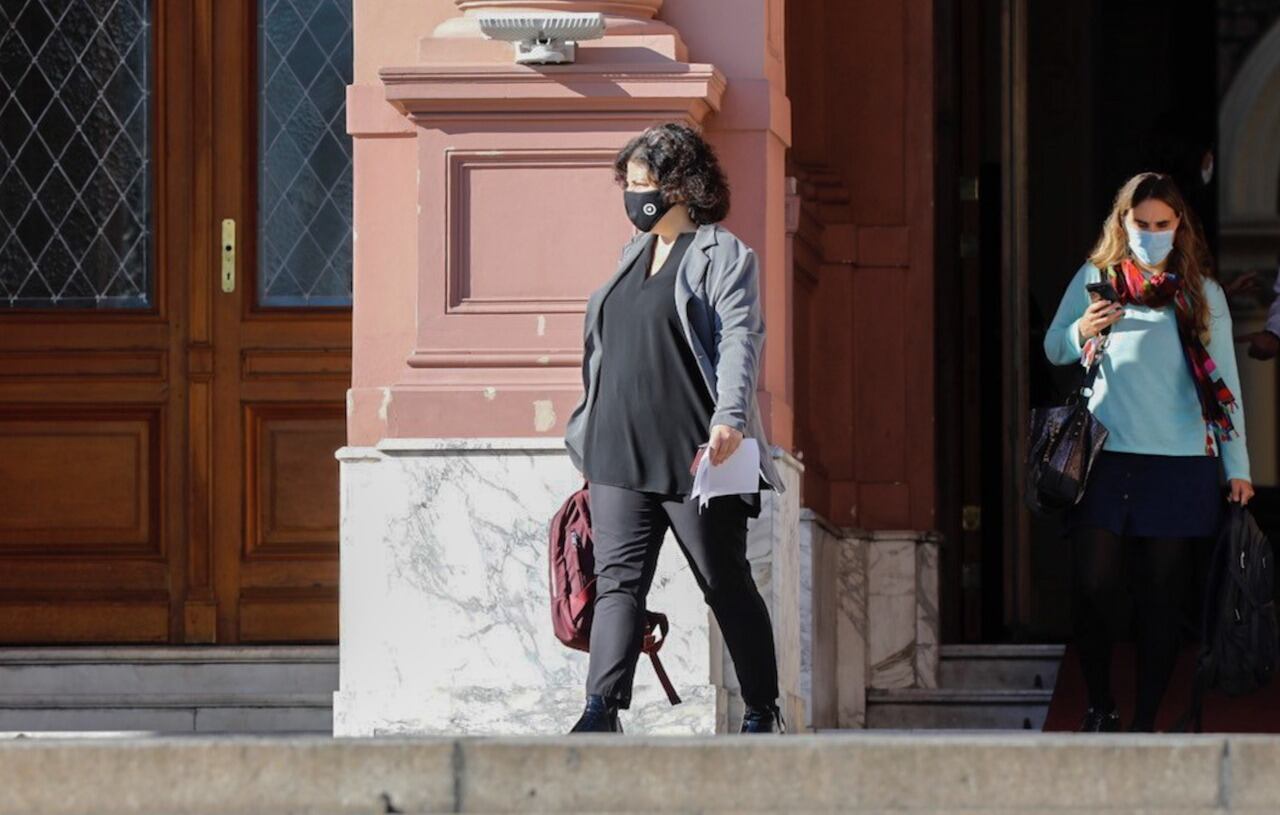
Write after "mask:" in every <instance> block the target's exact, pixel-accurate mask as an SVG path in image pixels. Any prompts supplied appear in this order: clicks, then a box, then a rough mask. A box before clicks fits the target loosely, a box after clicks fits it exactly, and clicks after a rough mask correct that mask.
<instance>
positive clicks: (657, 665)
mask: <svg viewBox="0 0 1280 815" xmlns="http://www.w3.org/2000/svg"><path fill="white" fill-rule="evenodd" d="M670 628H671V624H670V622H668V620H667V615H665V614H660V613H658V612H656V611H649V612H646V613H645V632H644V645H643V646H642V647H641V650H643V651H644V653H646V654H648V655H649V660H650V661H651V662H652V663H653V672H654V673H655V674H657V675H658V682H659V683H660V684H661V685H662V690H663V691H665V692H666V694H667V701H669V702H671V704H673V705H678V704H680V694H678V693H676V687H675V685H673V684H671V677H669V676H667V670H666V668H663V667H662V660H661V659H659V658H658V651H659V650H661V649H662V644H663V643H664V642H666V641H667V632H668V631H669V630H670Z"/></svg>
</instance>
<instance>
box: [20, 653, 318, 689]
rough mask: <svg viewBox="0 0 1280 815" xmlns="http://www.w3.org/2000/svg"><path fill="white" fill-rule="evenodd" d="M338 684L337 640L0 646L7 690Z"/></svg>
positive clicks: (312, 685)
mask: <svg viewBox="0 0 1280 815" xmlns="http://www.w3.org/2000/svg"><path fill="white" fill-rule="evenodd" d="M337 689H338V649H337V648H336V647H327V646H321V647H312V646H289V647H262V648H253V647H225V646H190V647H181V648H173V647H157V648H138V647H120V648H3V649H0V693H3V694H7V695H17V694H27V693H31V694H38V695H54V694H63V693H66V694H77V695H98V696H102V695H111V694H134V695H145V694H156V695H161V696H165V695H172V694H196V695H206V696H207V695H219V694H223V695H225V694H259V695H261V694H268V695H270V694H276V695H278V694H288V693H304V694H317V693H332V692H333V691H335V690H337Z"/></svg>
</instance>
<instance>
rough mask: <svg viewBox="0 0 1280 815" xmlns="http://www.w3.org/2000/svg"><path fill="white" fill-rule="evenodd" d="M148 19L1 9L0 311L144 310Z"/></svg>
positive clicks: (116, 8) (15, 4)
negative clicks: (61, 309) (15, 309)
mask: <svg viewBox="0 0 1280 815" xmlns="http://www.w3.org/2000/svg"><path fill="white" fill-rule="evenodd" d="M149 14H150V4H149V3H148V2H147V0H3V2H0V306H2V307H6V308H146V307H149V306H150V305H151V301H152V293H151V292H152V279H151V273H150V269H151V265H152V263H151V172H150V155H149V151H150V146H149V143H148V141H149V138H150V123H149V117H150V104H149V102H150V70H151V67H150V62H151V37H150V27H149V19H150V18H149Z"/></svg>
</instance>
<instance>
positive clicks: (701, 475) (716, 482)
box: [689, 439, 760, 511]
mask: <svg viewBox="0 0 1280 815" xmlns="http://www.w3.org/2000/svg"><path fill="white" fill-rule="evenodd" d="M759 489H760V447H759V445H757V444H756V440H755V439H743V440H742V443H741V444H739V445H738V449H737V450H734V451H733V455H731V456H729V457H728V458H727V459H725V460H724V462H723V463H721V464H720V466H718V467H713V466H712V465H711V455H710V454H709V453H708V454H706V455H703V456H702V459H701V460H700V461H699V462H698V470H697V472H695V473H694V474H693V490H692V491H691V492H690V493H689V497H690V498H693V499H696V500H697V501H698V510H699V511H701V510H702V508H703V507H705V506H706V505H707V502H708V501H710V500H711V499H712V498H715V497H716V496H718V495H741V494H742V493H749V492H756V491H758V490H759Z"/></svg>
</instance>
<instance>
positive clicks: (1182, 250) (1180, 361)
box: [1044, 173, 1253, 731]
mask: <svg viewBox="0 0 1280 815" xmlns="http://www.w3.org/2000/svg"><path fill="white" fill-rule="evenodd" d="M1044 347H1045V353H1046V354H1047V355H1048V357H1049V360H1050V361H1051V362H1053V363H1055V364H1058V365H1066V364H1069V363H1081V364H1084V365H1086V366H1088V365H1089V364H1090V363H1091V362H1092V361H1093V360H1094V359H1095V358H1096V355H1097V354H1102V361H1101V366H1100V371H1099V375H1098V377H1097V380H1096V381H1095V383H1094V385H1093V389H1092V394H1091V395H1090V397H1089V408H1090V409H1091V410H1092V411H1093V413H1094V415H1095V416H1097V418H1098V419H1099V420H1100V421H1101V422H1102V424H1103V425H1105V426H1106V427H1107V429H1108V430H1109V431H1110V435H1109V436H1108V438H1107V442H1106V445H1105V447H1104V450H1103V452H1102V453H1101V455H1100V456H1099V457H1098V460H1097V461H1096V463H1095V464H1094V469H1093V471H1092V473H1091V474H1090V476H1089V482H1088V486H1087V487H1086V490H1085V494H1084V496H1083V497H1082V498H1081V500H1080V502H1079V504H1077V505H1076V506H1075V507H1073V508H1072V510H1071V512H1070V513H1068V516H1067V529H1068V532H1069V534H1070V536H1071V538H1072V543H1073V545H1074V549H1075V551H1074V552H1073V562H1074V571H1075V600H1074V605H1073V608H1074V614H1073V617H1074V622H1075V628H1076V631H1075V636H1076V642H1077V647H1078V650H1079V653H1080V661H1081V666H1082V668H1083V671H1084V676H1085V682H1086V685H1087V686H1088V694H1089V707H1088V710H1087V711H1086V713H1085V716H1084V720H1083V721H1082V723H1081V727H1080V729H1081V730H1086V731H1116V730H1120V729H1121V727H1120V717H1119V714H1118V713H1117V711H1116V707H1115V703H1114V700H1113V698H1112V696H1111V687H1110V676H1111V646H1112V636H1111V628H1112V625H1113V621H1114V620H1115V619H1116V618H1117V617H1119V616H1121V612H1122V610H1123V608H1122V603H1123V602H1125V601H1126V599H1127V597H1128V592H1127V591H1126V587H1125V580H1124V574H1125V571H1126V560H1131V567H1130V568H1131V570H1132V571H1131V573H1132V577H1133V578H1134V580H1133V583H1134V584H1135V586H1134V588H1135V591H1134V593H1133V595H1134V596H1133V599H1134V601H1135V603H1136V615H1137V616H1136V620H1137V623H1138V632H1137V634H1138V637H1137V640H1138V641H1137V698H1136V704H1135V709H1134V717H1133V721H1132V722H1131V723H1130V727H1129V729H1130V730H1135V731H1151V730H1154V729H1155V719H1156V712H1157V711H1158V710H1159V707H1160V701H1161V698H1162V697H1163V696H1164V692H1165V689H1166V687H1167V686H1168V682H1169V677H1170V675H1171V674H1172V672H1173V666H1174V662H1175V660H1176V657H1177V653H1178V646H1179V633H1180V625H1181V622H1182V620H1181V615H1180V612H1181V609H1182V605H1183V602H1184V600H1185V597H1186V591H1187V588H1188V584H1189V583H1190V571H1191V544H1192V542H1193V541H1194V540H1196V539H1198V538H1204V537H1209V536H1212V535H1214V534H1215V533H1216V532H1217V528H1218V524H1219V519H1220V515H1221V512H1222V506H1223V501H1222V498H1223V493H1224V491H1225V492H1226V494H1227V497H1228V499H1229V500H1231V501H1235V502H1239V503H1241V504H1245V503H1247V502H1248V501H1249V499H1250V498H1251V497H1252V496H1253V486H1252V484H1251V483H1250V478H1249V454H1248V451H1247V449H1246V448H1245V438H1244V411H1243V406H1242V405H1241V403H1240V399H1239V395H1240V380H1239V376H1238V374H1237V372H1236V356H1235V349H1234V347H1233V345H1232V334H1231V314H1230V312H1229V311H1228V309H1227V300H1226V295H1225V294H1224V293H1223V290H1222V287H1221V286H1220V285H1219V284H1218V282H1217V281H1216V280H1215V279H1214V276H1213V268H1212V265H1211V259H1210V257H1209V252H1208V249H1207V247H1206V244H1205V240H1204V235H1203V233H1202V231H1201V229H1200V225H1199V223H1198V222H1197V219H1196V217H1195V214H1194V213H1193V212H1191V211H1190V209H1189V208H1188V207H1187V204H1186V201H1185V200H1184V199H1183V197H1182V195H1181V193H1180V192H1179V191H1178V188H1177V186H1176V185H1175V184H1174V182H1173V179H1171V178H1170V177H1169V176H1167V175H1162V174H1159V173H1141V174H1139V175H1136V176H1134V177H1133V178H1131V179H1129V181H1128V182H1126V183H1125V185H1124V186H1123V187H1121V188H1120V192H1119V193H1118V194H1117V195H1116V199H1115V204H1114V206H1113V207H1112V209H1111V213H1110V214H1109V215H1108V216H1107V220H1106V222H1105V223H1104V224H1103V227H1102V234H1101V236H1100V237H1099V239H1098V243H1097V245H1096V246H1095V247H1094V250H1093V253H1092V254H1091V255H1090V257H1089V260H1088V262H1086V263H1085V264H1084V265H1083V266H1082V267H1081V268H1080V270H1079V271H1078V272H1077V273H1076V276H1075V278H1074V279H1072V281H1071V283H1070V285H1068V286H1067V291H1066V293H1065V294H1064V295H1063V298H1062V302H1061V304H1060V305H1059V306H1058V312H1057V315H1056V316H1055V318H1054V320H1053V324H1052V326H1051V327H1050V329H1049V331H1048V333H1047V334H1046V336H1045V341H1044ZM1224 479H1225V481H1226V487H1225V490H1224V485H1223V481H1224Z"/></svg>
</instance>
